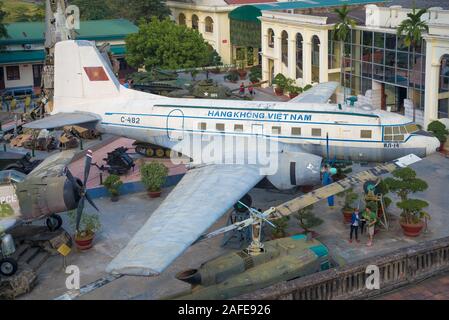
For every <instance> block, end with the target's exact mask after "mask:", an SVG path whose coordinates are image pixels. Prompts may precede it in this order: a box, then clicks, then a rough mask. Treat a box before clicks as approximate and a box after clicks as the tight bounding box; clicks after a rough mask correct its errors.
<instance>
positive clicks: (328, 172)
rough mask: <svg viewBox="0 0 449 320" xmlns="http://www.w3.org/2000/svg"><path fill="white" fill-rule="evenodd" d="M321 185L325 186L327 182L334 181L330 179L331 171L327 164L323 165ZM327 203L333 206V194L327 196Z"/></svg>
mask: <svg viewBox="0 0 449 320" xmlns="http://www.w3.org/2000/svg"><path fill="white" fill-rule="evenodd" d="M322 181H323V186H327V185H328V184H331V183H333V182H334V181H333V180H332V172H331V168H330V167H329V165H327V164H326V165H325V166H324V171H323V180H322ZM327 204H328V206H329V207H330V208H333V207H334V196H330V197H328V198H327Z"/></svg>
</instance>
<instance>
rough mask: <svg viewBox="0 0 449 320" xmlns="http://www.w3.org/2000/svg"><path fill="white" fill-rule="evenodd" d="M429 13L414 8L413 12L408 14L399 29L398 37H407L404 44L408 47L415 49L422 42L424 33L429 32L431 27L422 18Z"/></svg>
mask: <svg viewBox="0 0 449 320" xmlns="http://www.w3.org/2000/svg"><path fill="white" fill-rule="evenodd" d="M426 12H427V9H419V10H418V11H416V8H413V10H412V12H410V13H407V19H405V20H403V21H402V22H401V23H400V24H399V26H398V28H397V31H396V32H397V35H398V36H405V37H404V43H405V45H407V46H408V47H410V46H411V47H413V48H414V47H415V46H416V44H417V43H418V42H419V41H421V39H422V34H423V33H424V32H429V26H428V25H427V22H426V21H422V20H421V18H422V16H423V15H424V14H425V13H426Z"/></svg>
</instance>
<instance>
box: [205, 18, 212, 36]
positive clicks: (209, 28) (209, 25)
mask: <svg viewBox="0 0 449 320" xmlns="http://www.w3.org/2000/svg"><path fill="white" fill-rule="evenodd" d="M204 22H205V24H206V32H210V33H213V32H214V20H212V18H211V17H206V19H205V21H204Z"/></svg>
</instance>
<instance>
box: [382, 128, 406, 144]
mask: <svg viewBox="0 0 449 320" xmlns="http://www.w3.org/2000/svg"><path fill="white" fill-rule="evenodd" d="M404 133H406V132H405V128H404V127H403V126H396V127H385V128H384V141H404V138H405V136H404Z"/></svg>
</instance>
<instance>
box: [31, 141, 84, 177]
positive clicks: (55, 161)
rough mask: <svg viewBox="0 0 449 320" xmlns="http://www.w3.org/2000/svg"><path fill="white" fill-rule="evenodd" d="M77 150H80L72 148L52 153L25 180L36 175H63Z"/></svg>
mask: <svg viewBox="0 0 449 320" xmlns="http://www.w3.org/2000/svg"><path fill="white" fill-rule="evenodd" d="M77 152H79V151H78V150H76V149H70V150H65V151H62V152H57V153H55V154H53V155H51V156H50V157H48V158H46V159H45V160H44V161H43V162H42V163H40V164H39V165H38V166H37V167H36V168H34V170H33V171H31V172H30V173H29V174H28V175H27V177H26V178H25V181H26V180H27V179H31V178H36V177H40V178H43V177H57V176H61V175H62V174H63V173H64V169H65V167H66V166H67V165H68V164H69V163H70V162H71V161H72V159H73V157H74V156H75V154H76V153H77Z"/></svg>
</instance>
